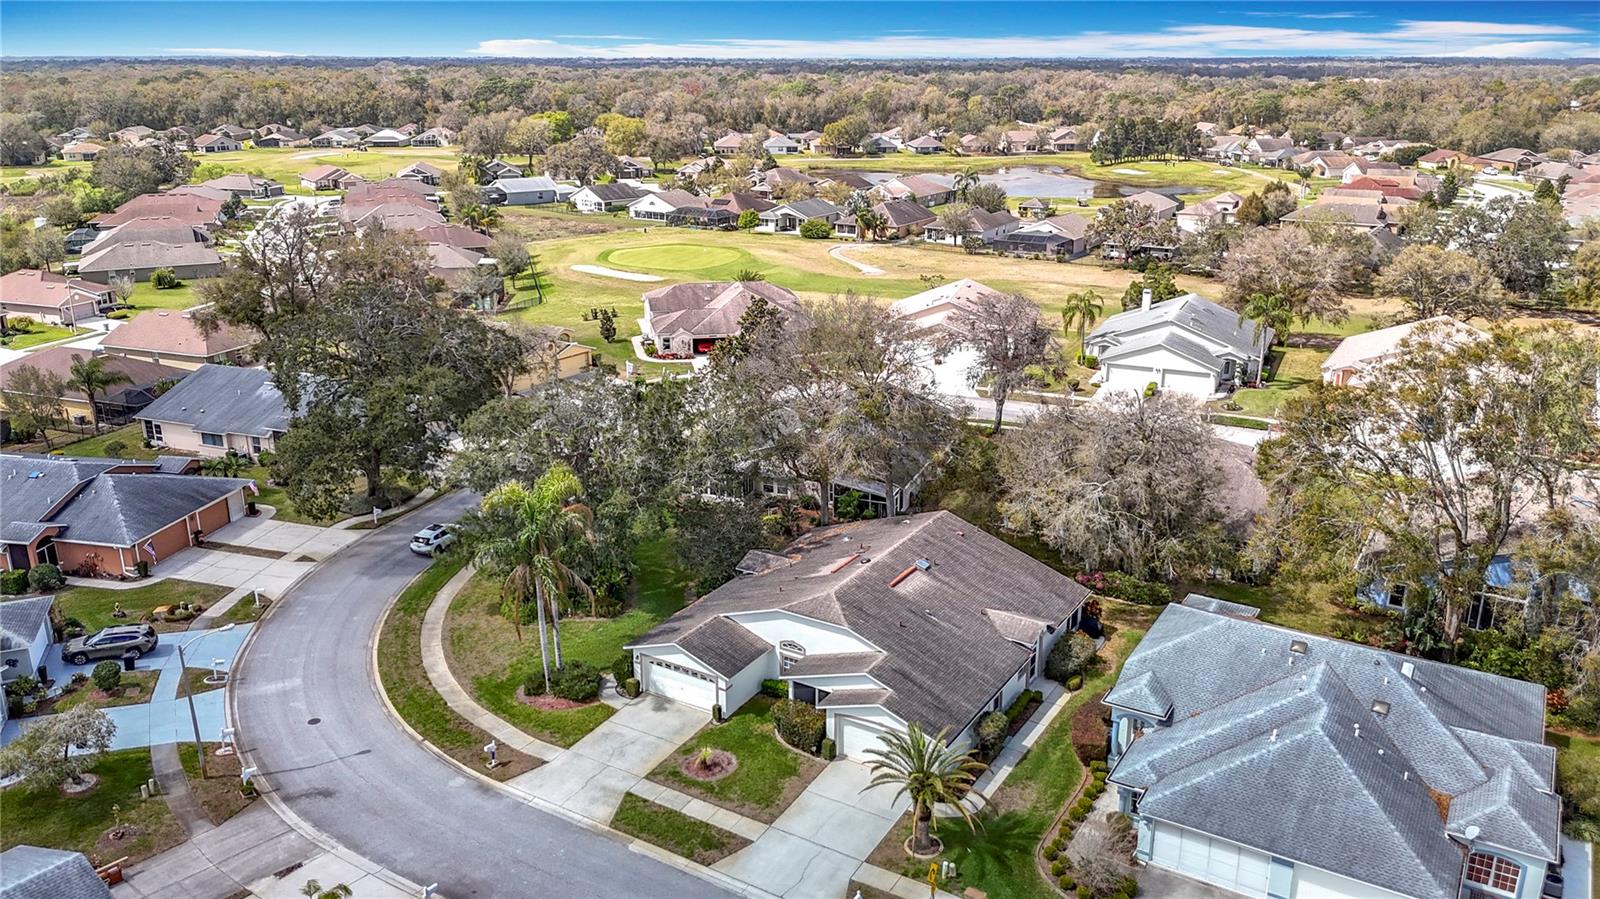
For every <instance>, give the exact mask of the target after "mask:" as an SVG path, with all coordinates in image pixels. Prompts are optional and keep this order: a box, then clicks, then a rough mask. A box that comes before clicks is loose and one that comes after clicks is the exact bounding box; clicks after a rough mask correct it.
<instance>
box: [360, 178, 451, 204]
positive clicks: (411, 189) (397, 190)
mask: <svg viewBox="0 0 1600 899" xmlns="http://www.w3.org/2000/svg"><path fill="white" fill-rule="evenodd" d="M437 196H438V191H436V190H434V189H433V187H432V186H430V185H428V184H425V183H423V182H422V181H419V180H417V179H415V178H399V177H395V178H385V179H384V180H382V181H357V182H355V183H353V184H351V185H350V186H349V188H348V189H347V190H346V191H345V193H344V203H343V205H345V206H373V205H376V204H378V203H388V202H401V203H411V204H413V205H415V206H421V207H423V208H426V209H435V210H436V209H438V208H439V203H438V200H437V199H436V197H437Z"/></svg>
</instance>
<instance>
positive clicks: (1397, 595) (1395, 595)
mask: <svg viewBox="0 0 1600 899" xmlns="http://www.w3.org/2000/svg"><path fill="white" fill-rule="evenodd" d="M1405 607H1406V585H1405V584H1395V586H1394V589H1393V590H1390V591H1389V608H1391V609H1403V608H1405Z"/></svg>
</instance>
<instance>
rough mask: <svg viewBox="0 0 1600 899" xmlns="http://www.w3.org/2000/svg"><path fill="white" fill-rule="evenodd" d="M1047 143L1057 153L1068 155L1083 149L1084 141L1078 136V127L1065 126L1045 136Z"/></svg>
mask: <svg viewBox="0 0 1600 899" xmlns="http://www.w3.org/2000/svg"><path fill="white" fill-rule="evenodd" d="M1045 142H1046V144H1047V145H1048V146H1049V147H1050V149H1051V150H1053V151H1055V152H1057V153H1067V152H1071V151H1073V150H1081V149H1083V141H1082V140H1081V139H1080V138H1079V136H1078V126H1076V125H1063V126H1061V127H1060V128H1055V129H1052V130H1051V131H1050V133H1049V134H1047V135H1045Z"/></svg>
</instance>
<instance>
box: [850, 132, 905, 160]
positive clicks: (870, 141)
mask: <svg viewBox="0 0 1600 899" xmlns="http://www.w3.org/2000/svg"><path fill="white" fill-rule="evenodd" d="M835 149H840V148H835ZM899 151H900V142H899V141H897V140H895V139H894V138H892V137H890V136H888V135H887V134H869V135H867V139H866V140H864V141H862V142H861V152H862V153H865V154H867V155H868V156H878V155H881V154H884V153H898V152H899Z"/></svg>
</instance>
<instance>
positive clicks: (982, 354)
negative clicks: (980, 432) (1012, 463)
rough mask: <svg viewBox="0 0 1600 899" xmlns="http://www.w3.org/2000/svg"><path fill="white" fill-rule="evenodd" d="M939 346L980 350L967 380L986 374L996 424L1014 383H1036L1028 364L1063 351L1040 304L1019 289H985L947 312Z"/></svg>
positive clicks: (943, 349)
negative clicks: (1043, 320)
mask: <svg viewBox="0 0 1600 899" xmlns="http://www.w3.org/2000/svg"><path fill="white" fill-rule="evenodd" d="M937 344H938V348H939V351H941V352H948V351H950V350H954V349H960V348H970V349H972V350H974V351H976V352H977V354H978V356H977V358H976V359H975V360H974V361H973V364H972V367H971V368H970V369H968V371H967V383H968V384H971V385H976V384H978V382H980V381H982V380H984V379H985V378H987V379H988V383H989V399H991V400H993V401H994V427H993V428H992V429H991V433H999V431H1000V426H1001V425H1002V424H1003V423H1004V422H1005V407H1006V398H1007V397H1008V396H1010V395H1011V391H1012V390H1014V389H1016V388H1018V387H1026V386H1028V385H1030V384H1036V383H1038V381H1039V378H1038V377H1037V376H1036V375H1035V374H1033V372H1032V371H1031V369H1032V368H1034V367H1035V366H1039V365H1044V364H1045V363H1047V362H1049V361H1051V360H1052V359H1055V358H1057V357H1058V356H1059V354H1060V352H1061V347H1060V344H1058V343H1057V342H1056V339H1055V335H1053V334H1052V333H1050V331H1049V329H1047V328H1045V327H1044V325H1043V324H1041V323H1040V321H1039V307H1038V306H1036V305H1034V303H1033V301H1032V300H1030V299H1028V298H1027V297H1025V296H1023V295H1021V294H1000V295H993V294H984V295H983V296H981V297H979V298H977V299H976V300H974V301H972V303H971V304H970V305H969V306H967V307H965V308H963V309H961V310H959V311H957V312H956V313H955V314H953V315H951V316H950V318H948V319H947V320H946V322H945V330H944V332H943V333H942V334H941V335H940V337H939V339H938V342H937Z"/></svg>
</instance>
